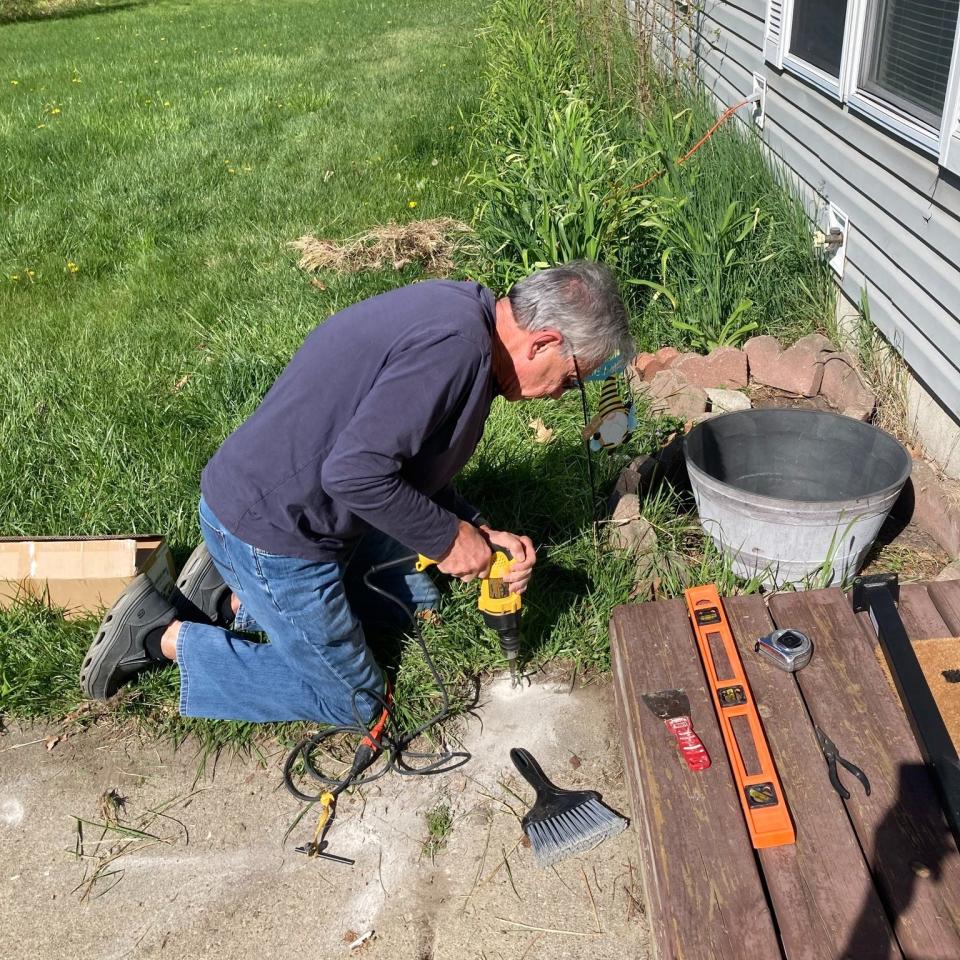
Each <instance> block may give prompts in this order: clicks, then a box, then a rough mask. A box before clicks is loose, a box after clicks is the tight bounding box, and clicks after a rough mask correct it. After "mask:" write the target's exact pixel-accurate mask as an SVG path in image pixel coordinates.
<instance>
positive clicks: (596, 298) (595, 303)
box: [507, 260, 636, 365]
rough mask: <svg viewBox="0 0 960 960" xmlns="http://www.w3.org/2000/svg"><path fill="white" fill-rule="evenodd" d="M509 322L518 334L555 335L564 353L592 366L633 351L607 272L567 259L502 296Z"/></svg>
mask: <svg viewBox="0 0 960 960" xmlns="http://www.w3.org/2000/svg"><path fill="white" fill-rule="evenodd" d="M507 296H508V297H509V299H510V307H511V309H512V310H513V318H514V320H515V321H516V323H517V326H519V327H520V328H521V329H523V330H543V329H547V328H549V329H552V330H558V331H559V332H560V333H562V334H563V340H564V349H565V352H566V354H567V356H569V355H570V354H576V355H577V357H578V358H579V359H581V360H582V361H583V362H584V363H585V364H590V365H595V364H597V363H599V362H600V361H601V360H605V359H606V358H607V357H609V356H612V355H613V354H616V353H622V354H625V355H626V356H628V357H630V356H633V354H634V353H635V351H636V348H635V346H634V343H633V338H632V337H631V336H630V330H629V328H628V325H627V310H626V307H624V305H623V300H621V298H620V291H619V289H618V288H617V281H616V279H615V278H614V276H613V274H612V273H611V271H610V269H609V267H606V266H604V265H603V264H601V263H594V262H593V261H591V260H571V261H570V262H569V263H566V264H564V265H563V266H559V267H548V268H546V269H544V270H538V271H537V272H536V273H531V274H530V276H528V277H524V279H523V280H519V281H518V282H517V283H515V284H514V285H513V287H512V289H511V290H510V293H509V294H507Z"/></svg>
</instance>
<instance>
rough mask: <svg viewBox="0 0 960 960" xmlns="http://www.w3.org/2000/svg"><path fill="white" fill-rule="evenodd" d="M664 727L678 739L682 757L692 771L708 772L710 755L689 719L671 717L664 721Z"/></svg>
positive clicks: (678, 747)
mask: <svg viewBox="0 0 960 960" xmlns="http://www.w3.org/2000/svg"><path fill="white" fill-rule="evenodd" d="M663 725H664V726H665V727H666V728H667V729H668V730H669V731H670V732H671V733H672V734H673V735H674V737H675V738H676V740H677V749H678V750H679V751H680V756H681V757H683V759H684V761H685V762H686V764H687V766H688V767H689V768H690V769H691V770H694V771H697V770H706V769H707V767H709V766H710V754H709V753H707V748H706V747H705V746H704V745H703V743H702V742H701V740H700V738H699V737H698V736H697V731H696V730H694V729H693V722H692V721H691V720H690V718H689V717H669V718H668V719H666V720H664V721H663Z"/></svg>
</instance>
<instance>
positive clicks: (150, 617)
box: [80, 573, 177, 700]
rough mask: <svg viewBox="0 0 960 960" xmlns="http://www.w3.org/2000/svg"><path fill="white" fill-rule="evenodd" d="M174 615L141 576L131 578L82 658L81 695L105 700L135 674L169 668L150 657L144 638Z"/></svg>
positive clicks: (158, 658) (173, 611) (143, 574)
mask: <svg viewBox="0 0 960 960" xmlns="http://www.w3.org/2000/svg"><path fill="white" fill-rule="evenodd" d="M176 616H177V611H176V610H175V609H174V608H173V607H172V606H171V605H170V604H169V603H168V602H167V600H166V598H165V597H164V596H163V594H161V593H159V592H158V591H157V589H156V587H154V585H153V582H152V581H151V580H150V578H149V577H148V576H147V575H146V574H145V573H141V574H140V575H139V576H138V577H135V578H134V579H133V580H132V581H131V582H130V583H129V584H128V585H127V587H126V589H125V590H124V591H123V593H121V594H120V596H119V597H118V598H117V600H116V603H114V605H113V606H112V607H111V608H110V609H109V610H108V611H107V615H106V616H105V617H104V618H103V623H101V624H100V629H99V630H98V631H97V635H96V637H95V638H94V640H93V643H92V644H90V649H89V650H88V651H87V655H86V657H84V660H83V666H82V667H81V668H80V689H81V690H82V691H83V694H84V696H86V697H91V698H92V699H94V700H106V699H107V698H108V697H112V696H113V695H114V694H115V693H116V692H117V691H118V690H119V689H120V687H121V686H123V684H125V683H126V682H127V681H128V680H131V679H132V678H133V677H135V676H136V675H137V674H138V673H141V672H142V671H144V670H148V669H151V668H154V667H159V666H162V665H169V663H170V661H169V660H167V659H166V658H165V657H163V656H162V655H160V654H158V655H156V656H154V655H151V653H150V651H149V650H148V649H147V638H148V637H149V636H150V634H152V633H154V631H162V630H163V629H164V628H165V627H167V626H169V624H170V623H171V621H173V620H175V619H176ZM155 636H157V637H159V634H156V635H155ZM156 649H157V650H158V649H159V644H157V645H156Z"/></svg>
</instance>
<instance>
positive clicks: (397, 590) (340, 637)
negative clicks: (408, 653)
mask: <svg viewBox="0 0 960 960" xmlns="http://www.w3.org/2000/svg"><path fill="white" fill-rule="evenodd" d="M200 529H201V531H202V533H203V539H204V540H205V541H206V544H207V548H208V549H209V551H210V555H211V556H212V557H213V561H214V563H215V564H216V566H217V569H218V570H219V571H220V575H221V576H222V577H223V579H224V581H225V582H226V583H227V585H228V586H229V587H230V589H231V590H233V592H234V593H235V594H236V595H237V596H238V597H239V598H240V601H241V607H240V610H239V611H238V614H237V620H236V622H235V623H234V627H235V630H224V629H221V628H220V627H212V626H208V625H206V624H200V623H183V624H182V625H181V627H180V633H179V636H178V638H177V662H178V663H179V665H180V712H181V713H182V714H183V715H184V716H189V717H214V718H217V719H223V720H248V721H253V722H255V723H262V722H267V721H274V720H312V721H316V722H318V723H352V722H354V721H355V720H356V718H357V714H358V713H359V715H360V718H361V719H362V720H364V722H366V721H369V720H370V719H371V718H373V717H374V716H376V715H377V714H378V713H379V711H380V705H379V703H378V702H377V700H376V699H375V698H374V697H373V696H371V694H370V692H366V691H372V692H376V693H379V694H382V693H383V690H384V676H383V672H382V671H381V669H380V667H379V666H378V665H377V663H376V661H375V660H374V658H373V655H372V654H371V652H370V650H369V648H368V647H367V643H366V639H365V637H364V631H363V626H362V625H361V622H360V620H359V619H358V618H357V616H356V615H355V613H354V609H353V608H352V607H353V606H354V605H355V606H356V608H357V610H358V612H360V614H361V616H364V614H366V613H369V614H370V619H372V620H376V621H378V622H384V623H386V622H390V621H393V622H398V621H399V622H400V623H402V622H403V620H404V617H403V612H402V611H401V610H400V609H399V608H393V609H392V605H391V604H389V602H388V601H381V600H380V598H379V597H377V596H376V595H375V594H373V593H372V592H371V591H370V590H368V589H366V587H365V585H364V584H363V583H362V574H363V573H364V572H366V570H367V569H369V567H370V566H372V565H373V564H375V563H383V562H385V561H388V560H394V559H399V558H400V557H403V556H405V555H409V554H410V552H411V551H410V550H408V549H406V548H405V547H403V546H402V545H401V544H399V543H397V541H396V540H392V539H391V538H389V537H387V536H386V535H385V534H382V533H380V532H379V531H376V530H371V531H370V532H369V533H368V534H367V535H366V536H364V537H363V538H362V539H361V540H360V542H359V543H358V544H357V546H356V548H355V550H354V552H353V555H352V556H351V557H350V558H349V561H348V562H340V563H338V562H329V563H320V562H316V561H312V560H301V559H299V558H297V557H284V556H278V555H276V554H272V553H266V552H264V551H263V550H260V549H258V548H257V547H253V546H251V545H250V544H248V543H245V542H244V541H243V540H240V539H239V538H238V537H235V536H234V535H233V534H232V533H230V531H229V530H226V529H225V528H224V527H223V525H222V524H221V523H220V521H219V520H217V518H216V517H215V516H214V514H213V512H212V511H211V510H210V508H209V507H208V506H207V504H206V502H205V501H204V500H203V499H201V500H200ZM373 582H374V583H376V585H377V586H380V587H382V588H383V589H385V590H388V591H389V592H390V593H392V594H395V595H397V596H398V597H399V598H400V599H401V600H403V602H404V603H405V604H407V605H408V606H410V607H414V608H416V609H418V610H422V609H427V608H430V607H433V606H435V605H436V602H437V599H438V592H437V588H436V586H435V585H434V583H433V581H432V580H431V579H430V578H429V577H428V576H427V575H426V574H423V573H421V574H418V573H416V572H415V571H414V570H413V565H412V563H411V564H409V565H402V566H400V567H397V568H393V569H391V570H389V571H384V573H383V574H381V575H378V576H377V577H376V579H375V580H374V581H373ZM364 619H367V617H366V616H364ZM240 630H243V631H250V632H262V633H265V634H266V636H267V642H266V643H258V642H257V641H255V640H252V639H250V638H249V637H246V636H243V635H241V633H240V632H238V631H240Z"/></svg>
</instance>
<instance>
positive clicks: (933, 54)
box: [860, 0, 960, 127]
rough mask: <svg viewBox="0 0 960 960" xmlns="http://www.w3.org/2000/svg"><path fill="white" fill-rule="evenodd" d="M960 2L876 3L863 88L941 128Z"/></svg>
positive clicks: (908, 0) (870, 16) (877, 0)
mask: <svg viewBox="0 0 960 960" xmlns="http://www.w3.org/2000/svg"><path fill="white" fill-rule="evenodd" d="M958 6H960V0H873V2H872V3H871V5H870V9H869V11H868V13H867V34H866V43H865V46H864V57H863V67H862V68H861V76H860V84H861V86H862V87H863V88H864V89H865V90H867V91H869V92H870V93H872V94H874V95H875V96H877V97H880V98H881V99H883V100H886V101H888V102H889V103H891V104H893V106H895V107H899V108H900V109H901V110H903V111H904V112H906V113H908V114H910V115H911V116H913V117H916V118H917V119H918V120H922V121H923V122H925V123H929V124H930V125H931V126H935V127H936V126H939V125H940V118H941V116H942V114H943V103H944V100H945V98H946V92H947V77H948V75H949V73H950V58H951V56H952V55H953V42H954V37H955V36H956V32H957V9H958Z"/></svg>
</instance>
